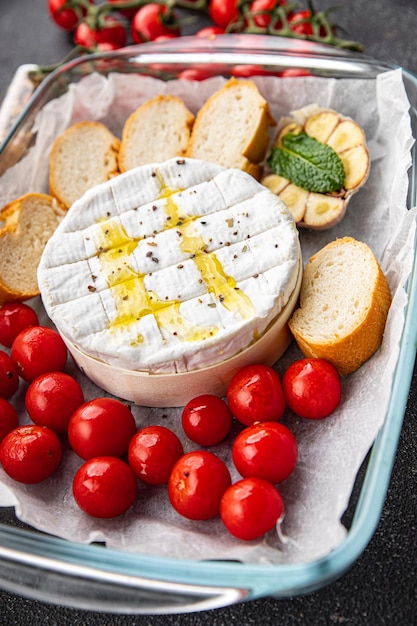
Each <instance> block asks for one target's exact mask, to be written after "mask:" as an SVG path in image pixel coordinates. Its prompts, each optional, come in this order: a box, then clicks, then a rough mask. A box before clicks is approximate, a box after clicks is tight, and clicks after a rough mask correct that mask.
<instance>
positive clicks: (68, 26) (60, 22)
mask: <svg viewBox="0 0 417 626" xmlns="http://www.w3.org/2000/svg"><path fill="white" fill-rule="evenodd" d="M67 4H68V0H48V3H47V6H48V12H49V15H50V16H51V18H52V19H53V21H54V22H55V24H56V25H57V26H59V27H60V28H62V29H63V30H67V31H73V30H74V28H75V27H76V26H77V24H78V22H79V21H80V19H82V18H83V17H84V16H85V15H86V13H87V11H86V9H85V8H84V7H82V6H80V5H78V6H77V7H74V8H73V9H72V8H71V9H68V8H64V7H65V5H67Z"/></svg>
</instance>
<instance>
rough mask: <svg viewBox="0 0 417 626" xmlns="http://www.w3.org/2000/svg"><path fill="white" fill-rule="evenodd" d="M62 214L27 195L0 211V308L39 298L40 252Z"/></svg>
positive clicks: (47, 199)
mask: <svg viewBox="0 0 417 626" xmlns="http://www.w3.org/2000/svg"><path fill="white" fill-rule="evenodd" d="M65 213H66V211H65V209H64V208H63V207H61V206H60V205H59V203H58V201H57V200H56V199H55V198H53V197H52V196H49V195H47V194H41V193H28V194H25V195H24V196H21V197H20V198H17V199H16V200H14V201H13V202H11V203H9V204H7V205H6V206H5V207H3V209H1V211H0V246H1V257H0V304H1V303H4V302H9V301H13V300H28V299H29V298H33V297H34V296H37V295H38V294H39V289H38V281H37V276H36V273H37V268H38V264H39V261H40V258H41V256H42V252H43V249H44V247H45V245H46V242H47V241H48V239H49V237H50V236H51V235H52V233H53V232H54V231H55V229H56V227H57V226H58V224H59V222H60V221H61V219H62V218H63V217H64V215H65Z"/></svg>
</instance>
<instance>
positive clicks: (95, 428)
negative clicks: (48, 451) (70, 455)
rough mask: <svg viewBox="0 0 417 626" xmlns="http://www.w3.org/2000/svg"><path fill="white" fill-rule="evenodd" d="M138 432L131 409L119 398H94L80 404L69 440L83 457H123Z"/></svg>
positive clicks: (71, 426) (74, 414)
mask: <svg viewBox="0 0 417 626" xmlns="http://www.w3.org/2000/svg"><path fill="white" fill-rule="evenodd" d="M135 432H136V422H135V418H134V417H133V415H132V412H131V410H130V408H129V407H128V406H127V405H126V404H124V403H123V402H121V401H120V400H116V399H115V398H94V399H93V400H90V401H89V402H85V403H84V404H82V405H81V406H79V407H78V409H76V410H75V411H74V413H73V414H72V417H71V419H70V421H69V424H68V441H69V443H70V446H71V448H72V449H73V450H74V452H75V453H76V454H78V456H80V457H81V458H82V459H91V458H92V457H95V456H115V457H119V456H122V454H124V453H125V452H127V449H128V447H129V442H130V440H131V438H132V437H133V435H134V434H135Z"/></svg>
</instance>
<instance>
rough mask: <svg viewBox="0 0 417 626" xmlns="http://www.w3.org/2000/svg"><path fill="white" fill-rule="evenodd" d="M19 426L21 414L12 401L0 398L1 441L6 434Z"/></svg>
mask: <svg viewBox="0 0 417 626" xmlns="http://www.w3.org/2000/svg"><path fill="white" fill-rule="evenodd" d="M18 426H19V415H18V413H17V411H16V409H15V408H14V406H13V405H12V404H10V402H8V401H7V400H5V399H4V398H0V443H1V442H2V441H3V439H4V438H5V436H6V435H8V434H9V433H10V432H11V431H12V430H13V429H14V428H17V427H18Z"/></svg>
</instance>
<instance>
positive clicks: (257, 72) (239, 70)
mask: <svg viewBox="0 0 417 626" xmlns="http://www.w3.org/2000/svg"><path fill="white" fill-rule="evenodd" d="M230 73H231V75H232V76H239V77H240V78H248V77H249V76H280V75H281V74H280V72H276V71H271V70H268V69H266V68H264V67H261V66H260V65H254V64H249V65H246V64H242V65H234V66H233V67H232V69H231V71H230Z"/></svg>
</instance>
